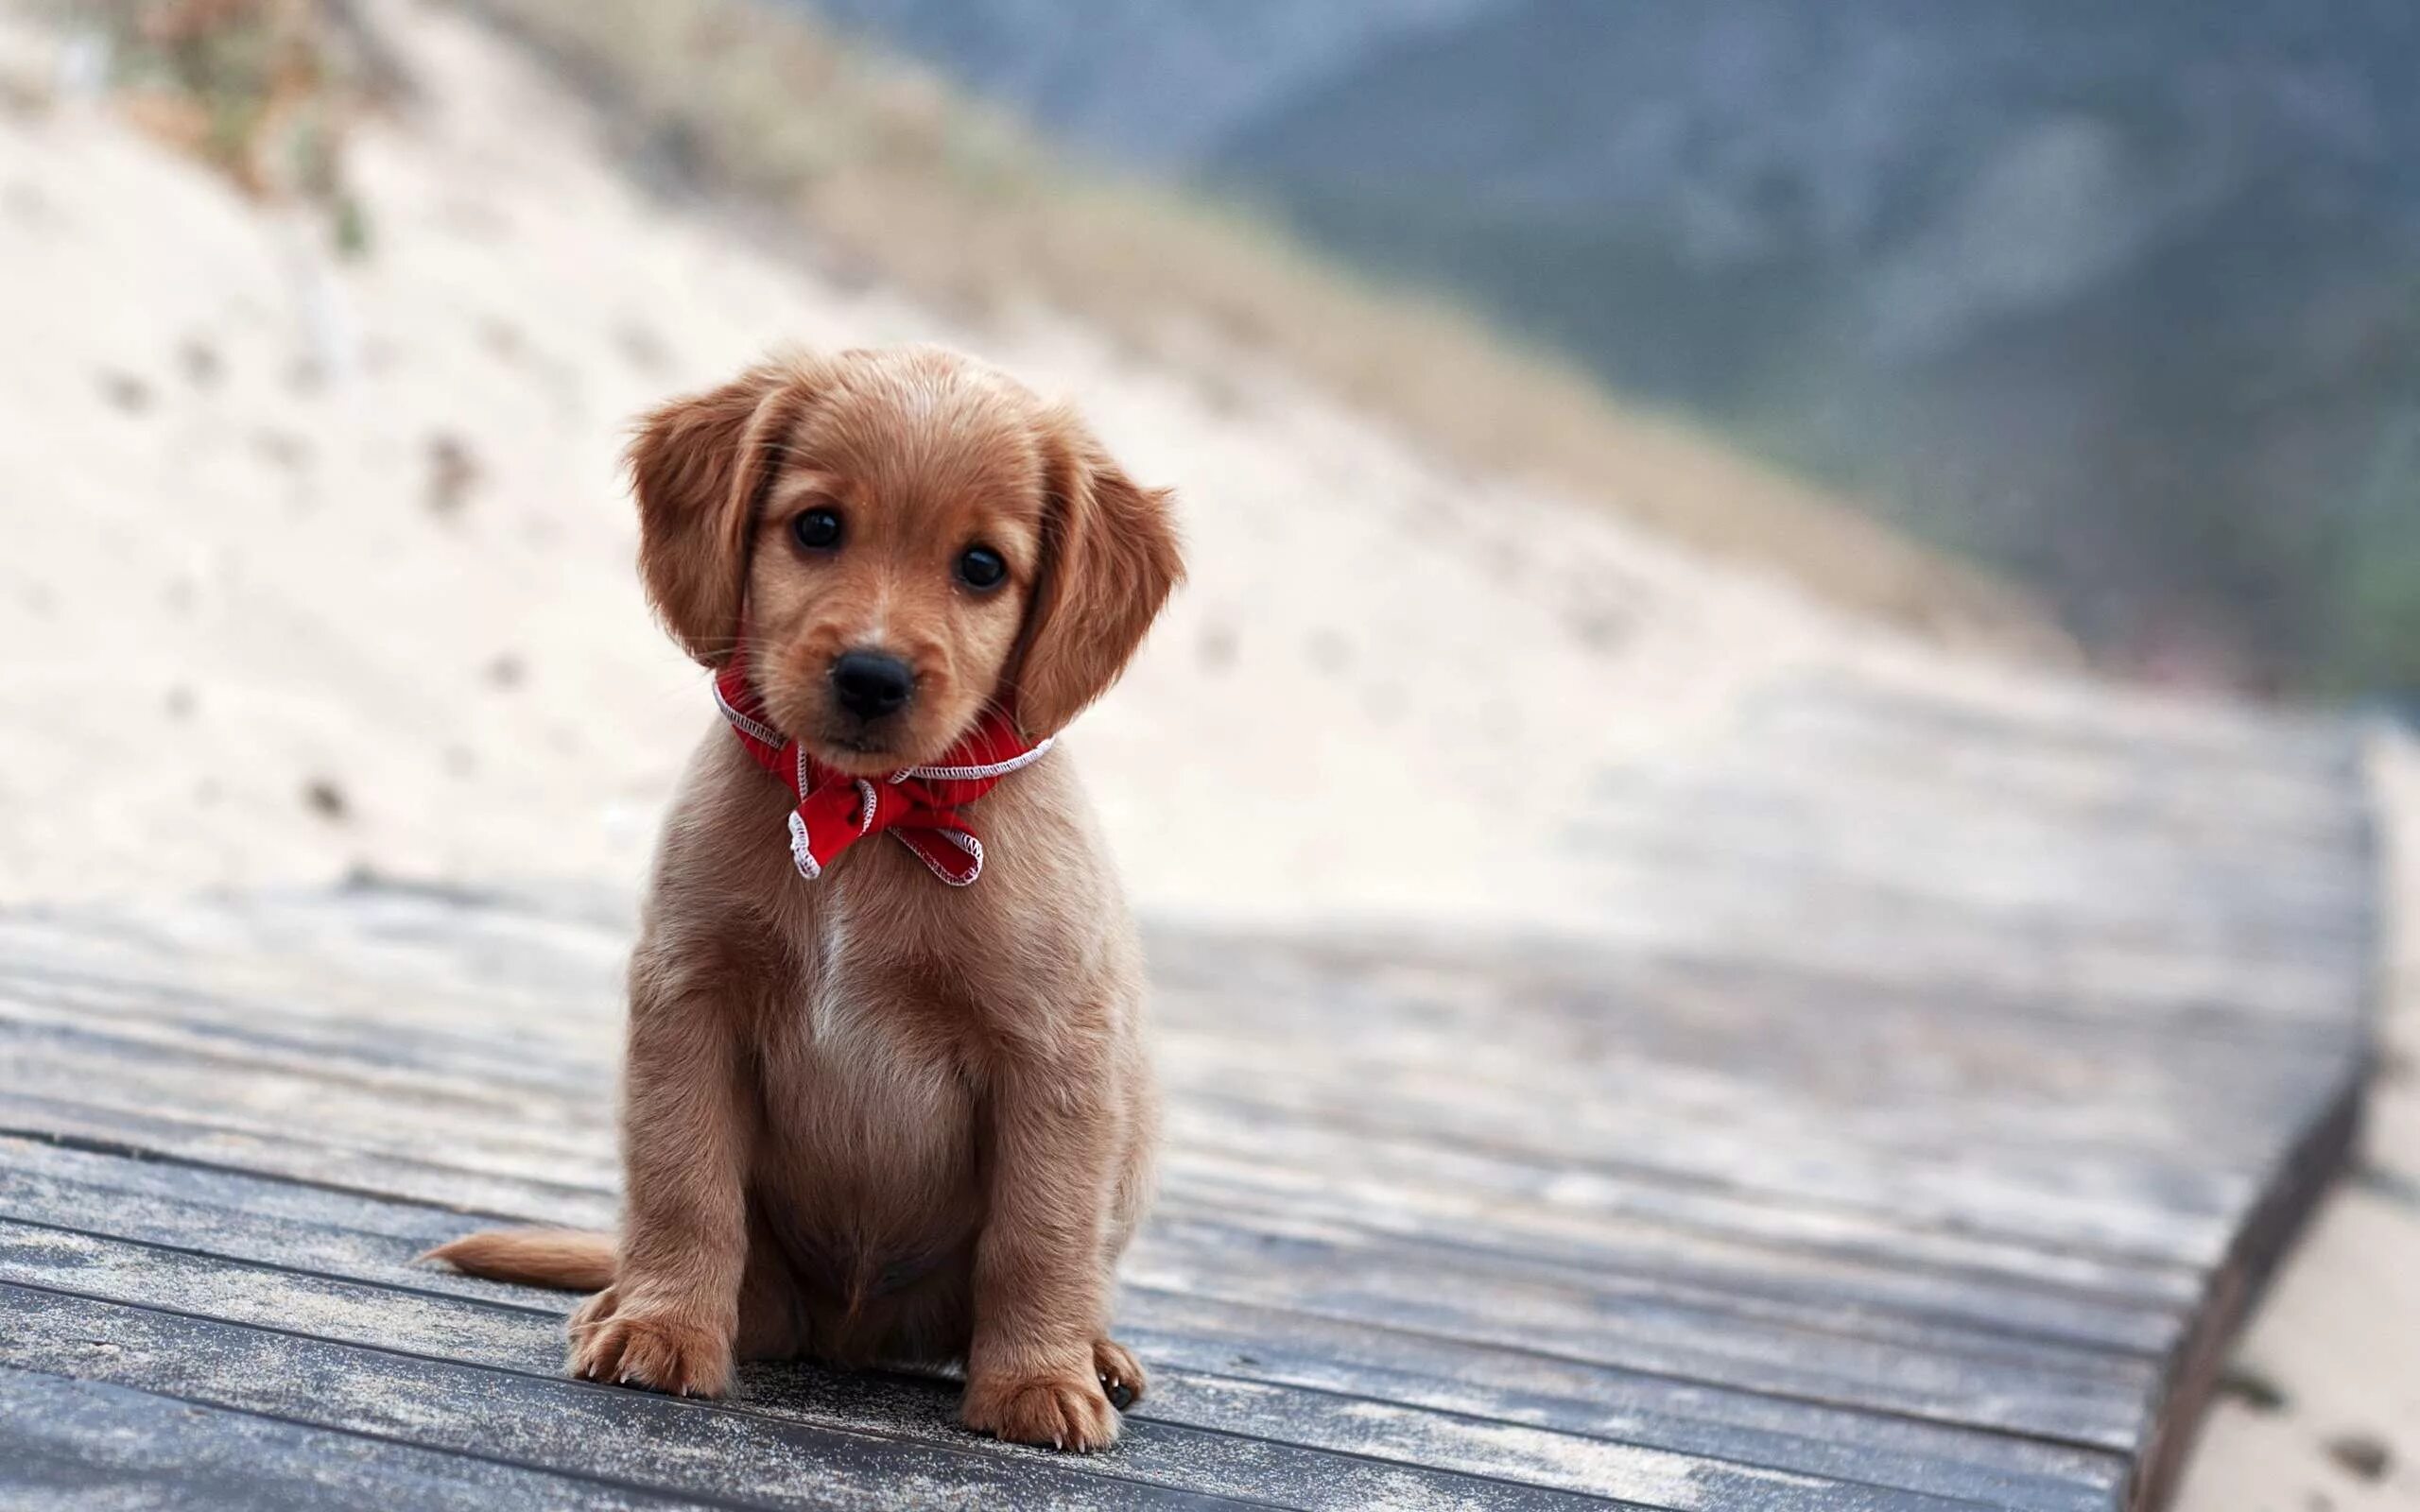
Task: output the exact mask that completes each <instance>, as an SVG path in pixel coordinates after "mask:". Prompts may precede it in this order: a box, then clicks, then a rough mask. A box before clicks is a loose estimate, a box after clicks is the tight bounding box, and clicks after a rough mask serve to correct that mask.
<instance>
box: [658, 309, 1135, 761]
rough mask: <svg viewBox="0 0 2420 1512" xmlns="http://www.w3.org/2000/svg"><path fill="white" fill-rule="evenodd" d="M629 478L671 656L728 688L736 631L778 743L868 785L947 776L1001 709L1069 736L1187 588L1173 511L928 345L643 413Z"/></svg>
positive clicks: (806, 369)
mask: <svg viewBox="0 0 2420 1512" xmlns="http://www.w3.org/2000/svg"><path fill="white" fill-rule="evenodd" d="M631 472H632V474H633V477H634V481H635V486H636V491H637V494H638V503H639V533H640V543H639V568H640V573H641V576H643V577H644V578H645V579H646V583H647V590H648V596H649V597H650V598H651V599H652V600H653V601H654V603H655V607H656V610H657V611H658V612H659V613H660V614H661V615H662V616H663V618H664V621H665V624H666V626H667V627H669V628H670V629H671V631H672V634H673V636H674V637H675V638H676V639H678V640H679V641H680V642H681V644H682V645H683V648H684V649H686V650H687V651H688V652H689V654H690V655H691V656H693V657H695V658H696V659H697V660H698V661H700V662H703V663H705V664H706V665H708V666H715V667H718V666H720V665H722V664H723V663H724V662H726V661H728V660H729V659H730V657H731V655H732V653H733V650H734V648H735V646H736V645H737V644H739V636H740V632H741V627H742V626H743V625H744V626H745V627H746V633H747V644H748V655H749V658H750V661H751V663H752V664H751V666H750V669H749V670H750V674H751V676H752V679H753V680H754V682H755V685H756V687H757V689H758V691H759V692H760V693H761V694H762V695H763V696H764V699H765V704H766V710H767V712H768V713H770V714H771V715H772V717H773V720H774V722H775V723H776V724H778V725H779V726H780V727H781V729H782V730H784V731H785V732H786V733H787V734H789V735H792V736H794V737H796V738H797V739H799V740H801V741H803V742H804V743H805V745H806V747H808V749H809V750H810V751H811V752H813V753H814V754H815V755H816V756H817V757H818V758H819V759H821V760H822V761H824V762H826V763H828V764H830V765H834V766H837V767H838V768H840V769H841V770H844V771H849V772H854V773H858V774H861V775H872V774H874V773H877V772H886V771H890V770H892V769H894V768H897V767H900V766H909V765H921V764H924V763H927V762H930V761H932V760H933V759H934V758H935V757H937V756H939V755H940V754H941V753H942V751H944V750H946V749H947V748H948V747H950V746H951V744H953V743H954V742H955V741H957V740H958V739H959V736H961V735H962V734H964V733H965V732H966V731H967V730H969V728H971V727H972V726H973V725H974V724H975V722H976V721H977V719H978V718H979V717H980V716H981V715H982V713H983V712H984V710H985V709H986V708H987V707H991V706H993V705H994V704H996V705H998V706H1001V707H1005V708H1007V709H1009V710H1011V712H1012V713H1014V715H1015V717H1016V721H1017V724H1018V726H1019V728H1020V729H1021V730H1023V731H1024V732H1025V734H1026V735H1027V736H1029V738H1037V739H1038V738H1040V737H1041V736H1043V735H1046V734H1050V733H1052V732H1054V731H1056V730H1058V729H1059V728H1060V727H1061V726H1063V725H1064V724H1066V723H1067V721H1068V720H1070V719H1072V718H1074V717H1075V716H1076V714H1077V713H1078V712H1080V710H1081V709H1082V708H1083V707H1084V706H1085V705H1086V704H1089V703H1091V702H1092V701H1093V700H1094V699H1095V698H1097V697H1098V696H1100V695H1101V694H1102V693H1103V692H1104V691H1106V690H1107V689H1108V687H1109V685H1110V683H1111V682H1113V681H1115V679H1116V678H1117V675H1118V673H1119V672H1120V671H1121V670H1122V669H1123V668H1124V667H1125V665H1126V662H1127V660H1128V658H1130V657H1131V656H1132V655H1133V652H1134V648H1135V647H1136V646H1137V645H1138V644H1141V642H1142V639H1143V634H1144V631H1146V630H1147V629H1149V628H1150V624H1151V621H1152V619H1153V618H1154V617H1155V616H1156V615H1157V614H1158V613H1159V610H1160V606H1161V605H1162V604H1163V603H1165V602H1166V601H1167V595H1168V593H1169V591H1170V590H1171V589H1173V588H1174V587H1175V586H1176V583H1177V580H1178V578H1179V576H1181V575H1182V571H1183V568H1182V564H1181V562H1180V559H1179V557H1178V551H1177V541H1176V534H1175V528H1174V524H1173V523H1172V521H1171V519H1170V517H1169V511H1168V503H1167V492H1166V490H1147V489H1141V488H1137V487H1136V486H1135V485H1134V484H1133V483H1132V482H1131V481H1130V480H1129V479H1128V478H1127V476H1126V474H1125V473H1124V472H1121V471H1119V469H1118V467H1117V465H1116V464H1115V463H1114V462H1112V461H1111V460H1110V458H1109V456H1108V455H1107V454H1105V453H1104V452H1103V451H1102V450H1101V448H1100V445H1099V443H1098V442H1097V441H1095V440H1094V439H1093V438H1092V435H1091V433H1090V432H1088V431H1087V430H1086V429H1085V428H1084V427H1083V425H1082V423H1081V422H1080V421H1078V420H1077V419H1076V417H1075V416H1074V414H1073V413H1072V412H1070V411H1069V410H1067V409H1065V408H1063V407H1057V406H1050V405H1046V404H1043V403H1042V402H1041V401H1039V400H1037V399H1036V398H1035V397H1034V396H1033V395H1032V394H1031V393H1030V392H1029V391H1028V390H1027V389H1026V388H1025V387H1022V386H1021V385H1019V384H1017V383H1015V382H1014V381H1013V380H1011V379H1009V378H1007V377H1006V376H1004V375H1002V374H1000V373H998V372H995V371H994V370H992V369H988V368H985V367H983V366H981V365H980V364H977V363H976V362H974V361H972V360H970V359H968V358H965V357H961V356H959V355H957V354H955V353H952V352H944V351H942V350H940V349H937V348H930V347H912V348H904V349H896V350H885V351H857V352H840V353H838V355H836V356H833V357H830V358H822V359H800V360H796V361H788V362H781V363H771V364H767V365H765V366H763V367H759V368H755V369H751V370H749V371H748V372H746V373H743V374H742V375H740V377H738V378H737V379H735V380H734V381H733V382H731V383H729V384H726V385H724V386H723V387H720V388H717V389H714V390H712V391H710V392H708V393H703V394H698V395H693V396H691V397H689V398H685V399H680V400H676V401H674V402H673V403H671V404H666V405H665V406H664V407H663V408H661V409H659V410H657V411H656V412H655V413H654V414H653V415H651V416H649V417H648V419H647V421H645V423H644V425H643V426H642V428H641V430H640V433H639V436H638V438H637V440H636V441H635V442H634V443H633V444H632V446H631Z"/></svg>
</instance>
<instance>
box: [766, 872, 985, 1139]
mask: <svg viewBox="0 0 2420 1512" xmlns="http://www.w3.org/2000/svg"><path fill="white" fill-rule="evenodd" d="M833 902H834V903H835V904H838V903H839V902H841V900H839V899H835V900H833ZM821 913H822V917H821V918H820V919H818V920H817V921H816V928H815V930H814V932H813V934H812V936H811V940H812V948H811V949H810V950H808V951H805V952H803V953H801V960H800V963H799V969H798V971H797V972H796V975H795V977H794V979H793V980H792V982H791V983H790V984H788V988H787V991H786V992H785V993H784V994H783V1001H781V1002H779V1003H777V1004H776V1005H775V1020H776V1022H775V1023H774V1024H773V1025H772V1031H773V1032H772V1034H771V1036H770V1037H769V1038H770V1039H771V1040H772V1041H773V1042H772V1043H771V1044H770V1045H769V1046H768V1049H769V1052H770V1053H769V1055H768V1057H767V1061H766V1069H767V1072H768V1086H767V1088H766V1092H767V1100H768V1105H769V1106H768V1111H769V1112H770V1113H772V1114H773V1115H774V1117H775V1119H776V1121H777V1122H780V1123H783V1124H786V1125H789V1128H790V1130H791V1131H792V1132H794V1133H798V1134H803V1135H806V1136H808V1137H809V1138H810V1139H816V1140H817V1142H819V1143H821V1142H823V1141H828V1140H831V1139H838V1140H842V1141H844V1142H847V1143H865V1142H872V1143H875V1144H879V1145H889V1146H894V1147H904V1146H914V1145H919V1144H924V1143H929V1142H934V1141H938V1140H942V1139H944V1138H949V1137H951V1136H952V1134H953V1131H961V1130H962V1129H963V1125H964V1124H965V1122H966V1121H967V1119H969V1118H970V1117H971V1116H972V1109H973V1106H974V1099H975V1092H974V1087H973V1079H974V1078H973V1075H972V1069H973V1068H972V1065H971V1053H972V1047H973V1045H974V1043H975V1041H976V1038H977V1022H976V1018H975V1007H974V1005H973V1004H972V1003H971V1001H969V998H968V994H967V993H966V991H965V989H964V987H963V984H962V983H960V982H959V981H957V980H956V979H955V976H954V973H953V972H952V971H949V970H948V969H947V967H946V965H945V964H944V963H940V962H937V961H935V960H933V959H932V958H930V957H929V956H928V955H926V954H924V953H922V952H920V951H917V950H915V949H913V948H912V947H908V946H903V945H902V944H901V942H899V941H898V940H896V939H895V938H888V937H885V936H883V935H882V934H880V933H878V930H877V926H876V925H874V924H873V923H872V922H870V921H869V920H867V919H865V918H864V916H863V915H862V914H858V915H852V913H851V912H850V911H849V910H848V909H847V908H846V907H845V906H833V907H829V908H826V909H824V910H822V911H821ZM818 1136H820V1137H821V1138H820V1139H818ZM903 1153H906V1151H905V1149H904V1148H903Z"/></svg>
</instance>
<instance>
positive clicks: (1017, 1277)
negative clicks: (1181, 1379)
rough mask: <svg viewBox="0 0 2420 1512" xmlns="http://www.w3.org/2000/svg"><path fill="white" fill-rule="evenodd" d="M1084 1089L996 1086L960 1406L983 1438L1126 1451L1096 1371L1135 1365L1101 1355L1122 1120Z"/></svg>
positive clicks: (1049, 1070)
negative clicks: (1107, 1238)
mask: <svg viewBox="0 0 2420 1512" xmlns="http://www.w3.org/2000/svg"><path fill="white" fill-rule="evenodd" d="M1087 1080H1088V1078H1085V1077H1083V1076H1081V1075H1080V1074H1071V1073H1070V1072H1069V1071H1068V1070H1067V1069H1066V1068H1063V1067H1053V1066H1044V1067H1028V1068H1020V1069H1011V1070H1010V1071H1007V1072H1006V1073H1004V1074H1002V1075H1000V1076H999V1077H997V1078H996V1079H995V1081H994V1087H993V1097H992V1108H991V1127H990V1130H989V1132H990V1134H991V1137H992V1169H991V1209H990V1214H989V1216H988V1218H987V1219H986V1220H985V1223H984V1227H983V1233H982V1236H981V1238H980V1239H979V1240H978V1241H977V1244H976V1250H975V1336H974V1341H973V1345H972V1347H971V1348H970V1349H969V1350H968V1351H967V1360H966V1399H965V1403H964V1405H963V1407H962V1408H961V1413H962V1415H963V1416H964V1417H965V1419H966V1425H967V1426H968V1427H969V1428H973V1429H975V1430H977V1432H980V1433H987V1434H991V1435H995V1436H997V1437H1000V1438H1006V1439H1011V1440H1014V1441H1016V1442H1018V1443H1024V1444H1046V1445H1048V1446H1049V1447H1051V1448H1053V1449H1070V1450H1077V1451H1090V1450H1096V1449H1106V1448H1108V1447H1109V1446H1110V1445H1111V1444H1114V1443H1115V1442H1116V1441H1117V1413H1116V1410H1115V1408H1113V1407H1112V1406H1111V1405H1110V1400H1109V1397H1108V1395H1107V1394H1106V1392H1105V1390H1104V1385H1105V1383H1104V1382H1103V1381H1102V1379H1101V1377H1102V1374H1103V1371H1102V1369H1101V1366H1102V1365H1103V1364H1104V1363H1106V1364H1109V1365H1112V1366H1125V1365H1131V1364H1132V1357H1131V1356H1127V1357H1125V1358H1124V1359H1119V1358H1116V1357H1115V1356H1112V1355H1107V1354H1103V1353H1100V1352H1098V1349H1097V1346H1098V1345H1099V1344H1100V1343H1103V1342H1105V1341H1106V1340H1107V1338H1108V1332H1109V1329H1108V1325H1109V1293H1110V1260H1109V1256H1108V1249H1107V1246H1105V1245H1104V1243H1103V1238H1104V1235H1105V1234H1106V1233H1107V1231H1108V1224H1109V1221H1110V1214H1109V1210H1110V1206H1111V1204H1112V1202H1113V1201H1114V1189H1115V1184H1116V1172H1115V1166H1116V1154H1115V1146H1116V1143H1117V1138H1116V1135H1117V1131H1116V1128H1115V1125H1116V1123H1117V1113H1116V1111H1115V1104H1114V1103H1113V1102H1112V1101H1111V1100H1110V1099H1108V1098H1107V1097H1105V1096H1102V1095H1100V1094H1099V1092H1100V1090H1099V1089H1096V1088H1093V1087H1091V1086H1088V1085H1085V1084H1084V1083H1085V1082H1086V1081H1087ZM1116 1354H1117V1355H1120V1356H1122V1355H1124V1351H1123V1350H1122V1349H1120V1350H1117V1351H1116ZM1134 1374H1135V1376H1136V1377H1137V1378H1138V1380H1137V1384H1139V1377H1140V1375H1141V1372H1140V1371H1139V1370H1137V1371H1135V1372H1134Z"/></svg>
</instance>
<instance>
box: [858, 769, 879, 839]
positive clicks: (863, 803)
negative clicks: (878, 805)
mask: <svg viewBox="0 0 2420 1512" xmlns="http://www.w3.org/2000/svg"><path fill="white" fill-rule="evenodd" d="M874 801H875V799H874V791H873V783H872V782H867V781H866V780H865V779H864V778H862V777H860V778H858V779H857V833H858V834H859V835H863V834H864V833H866V832H867V831H868V830H871V829H873V805H874Z"/></svg>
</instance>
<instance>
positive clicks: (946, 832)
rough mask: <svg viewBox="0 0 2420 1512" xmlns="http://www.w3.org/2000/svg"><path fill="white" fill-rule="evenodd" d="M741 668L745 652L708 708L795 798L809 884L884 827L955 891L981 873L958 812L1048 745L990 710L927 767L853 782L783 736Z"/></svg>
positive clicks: (979, 852) (793, 839)
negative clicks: (1034, 742)
mask: <svg viewBox="0 0 2420 1512" xmlns="http://www.w3.org/2000/svg"><path fill="white" fill-rule="evenodd" d="M747 662H748V656H747V652H746V651H745V650H742V651H740V652H738V653H737V654H735V655H734V656H733V657H732V659H731V661H730V662H728V663H726V664H725V665H724V667H723V669H722V671H721V672H719V673H717V675H716V677H715V702H716V703H717V705H719V706H720V707H721V709H722V716H723V717H724V718H725V719H728V720H730V721H731V730H732V733H733V734H735V735H737V736H738V737H739V743H740V744H741V745H743V746H745V747H748V754H749V755H751V756H752V757H754V758H755V759H756V765H759V766H762V767H763V768H765V770H767V771H769V772H770V773H772V774H773V775H774V776H775V777H778V778H780V779H781V780H782V781H783V782H786V783H787V784H788V785H789V790H790V791H791V792H793V793H795V794H797V795H798V807H796V808H794V809H792V810H791V811H790V858H791V859H792V860H794V861H796V862H797V863H798V869H799V875H801V876H803V877H805V878H806V879H807V880H809V881H813V880H814V879H815V878H817V877H820V876H821V875H823V868H825V867H828V866H830V865H831V864H832V863H833V861H834V859H835V858H837V857H838V855H839V854H840V852H841V851H846V850H847V849H849V847H851V846H853V845H855V844H856V843H857V841H859V840H860V839H863V838H864V837H865V836H867V835H869V834H874V833H880V832H881V831H884V830H889V831H890V833H891V834H892V836H893V837H895V838H896V839H897V840H898V841H899V843H900V844H902V845H904V846H906V847H907V848H908V850H910V851H915V852H916V858H917V859H918V860H920V861H922V862H923V863H924V864H925V866H927V867H930V868H932V871H933V875H934V876H936V877H939V878H941V879H942V881H943V882H946V883H948V884H949V885H951V886H953V887H963V886H965V885H967V884H968V883H970V882H973V881H974V880H975V879H976V878H977V877H979V876H981V875H982V874H983V842H982V841H980V840H978V839H977V838H976V837H975V831H974V830H973V829H972V828H971V827H970V826H969V825H968V824H967V822H966V819H965V817H964V816H961V815H960V814H959V809H961V808H963V807H965V806H966V805H967V804H969V803H972V802H974V801H975V800H976V799H978V798H981V797H982V796H983V795H984V794H986V793H988V792H990V791H991V790H992V784H993V783H994V782H998V781H999V780H1000V779H1001V778H1003V777H1006V776H1008V775H1009V774H1010V773H1011V772H1013V771H1016V770H1017V769H1018V768H1020V767H1024V766H1030V765H1033V764H1034V763H1035V762H1038V761H1040V760H1041V759H1042V758H1043V755H1044V754H1045V753H1046V752H1047V751H1048V750H1049V749H1050V742H1049V741H1047V740H1045V741H1044V742H1042V743H1041V744H1040V745H1038V746H1029V745H1027V744H1026V743H1025V737H1023V736H1022V735H1019V734H1018V733H1017V730H1016V726H1015V725H1014V724H1013V723H1011V721H1010V719H1009V717H1008V715H1006V714H1004V713H1000V712H999V711H997V710H993V711H991V712H989V713H985V714H984V716H983V718H982V720H981V721H980V722H979V723H977V725H976V727H975V729H974V730H971V731H970V732H969V733H968V734H967V736H966V738H965V739H963V740H960V741H959V743H958V744H957V745H955V746H952V747H950V748H949V749H948V750H946V751H944V752H942V758H941V760H940V761H939V762H938V763H936V764H934V765H930V766H909V767H906V768H904V769H902V770H900V771H896V772H893V773H891V774H890V776H889V777H887V778H885V779H883V780H882V781H881V782H874V781H873V780H872V779H870V778H863V777H852V776H850V775H849V774H848V773H846V772H843V771H838V770H836V769H835V768H833V767H830V766H826V765H823V764H822V763H821V762H819V761H817V760H816V759H815V758H814V757H812V756H810V755H808V754H807V753H806V747H804V746H802V745H800V744H799V743H798V742H797V741H795V740H785V739H784V738H783V736H782V732H781V731H780V730H775V729H774V728H773V726H772V723H771V721H769V720H768V719H767V718H766V717H765V703H764V700H763V699H761V698H759V697H757V696H756V690H755V689H754V688H752V687H751V686H749V683H748V672H747Z"/></svg>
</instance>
